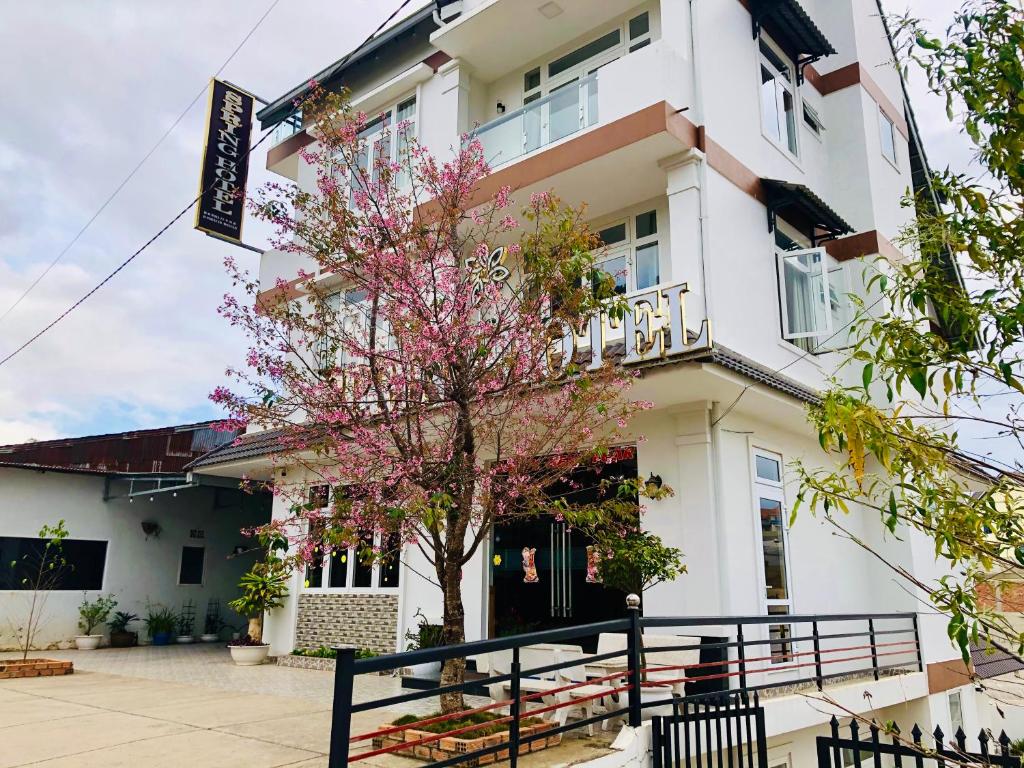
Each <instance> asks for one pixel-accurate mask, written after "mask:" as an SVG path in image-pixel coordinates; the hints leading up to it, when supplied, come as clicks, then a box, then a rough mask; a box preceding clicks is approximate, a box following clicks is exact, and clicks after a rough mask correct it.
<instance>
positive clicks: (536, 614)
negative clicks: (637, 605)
mask: <svg viewBox="0 0 1024 768" xmlns="http://www.w3.org/2000/svg"><path fill="white" fill-rule="evenodd" d="M636 475H637V465H636V451H635V449H633V448H625V449H620V450H619V453H618V454H617V456H616V461H614V462H613V463H610V464H601V465H598V466H595V467H594V468H592V469H591V468H588V469H585V470H581V471H578V472H576V473H574V474H573V475H572V476H571V477H569V478H567V479H566V481H564V482H559V483H556V484H554V485H552V486H551V487H549V488H548V495H549V496H550V497H551V498H565V499H566V500H567V501H568V502H569V503H571V504H579V503H587V502H591V501H596V500H598V499H599V497H600V494H601V493H605V494H609V493H614V492H615V488H614V487H612V488H610V489H605V490H604V491H602V490H601V488H600V486H601V480H602V479H608V478H625V477H636ZM591 544H593V541H592V540H591V539H590V538H589V537H587V536H585V535H584V534H583V533H582V532H581V531H580V530H578V529H575V530H574V529H571V528H570V527H569V526H568V525H566V523H564V522H560V521H558V520H556V519H555V518H553V517H550V516H542V517H537V518H533V519H528V520H519V521H516V522H514V523H510V524H508V525H503V526H498V527H496V528H495V531H494V546H493V551H492V554H493V555H495V556H496V557H495V558H494V560H493V561H492V562H491V564H490V565H491V574H492V590H493V592H492V595H493V599H492V601H491V634H492V636H494V637H503V636H506V635H514V634H519V633H522V632H536V631H538V630H542V629H554V628H557V627H565V626H575V625H578V624H588V623H591V622H596V621H605V620H607V619H615V618H620V617H622V616H624V615H625V613H626V595H625V593H623V592H621V591H619V590H616V589H609V588H607V587H605V586H604V585H602V584H600V583H592V582H588V581H587V547H588V546H589V545H591ZM524 549H527V550H529V549H533V550H536V552H535V553H534V564H535V567H536V581H532V580H528V579H527V574H526V570H525V569H524V565H523V550H524ZM595 642H596V638H595ZM591 650H592V649H591Z"/></svg>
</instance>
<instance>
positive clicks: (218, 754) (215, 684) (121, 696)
mask: <svg viewBox="0 0 1024 768" xmlns="http://www.w3.org/2000/svg"><path fill="white" fill-rule="evenodd" d="M33 655H36V656H43V655H45V656H46V657H47V658H56V659H71V660H72V661H74V664H75V674H73V675H68V676H66V677H40V678H27V679H21V680H2V681H0V768H14V767H15V766H39V767H40V768H92V767H93V766H95V767H96V768H119V767H120V766H124V767H125V768H128V767H129V766H130V767H132V768H134V767H135V766H146V767H147V768H163V766H168V767H169V766H175V768H180V767H181V766H186V767H187V768H208V767H209V768H213V767H214V766H216V767H217V768H221V767H224V766H236V765H237V766H245V768H277V767H280V766H290V767H292V768H324V767H325V766H326V765H327V752H328V744H329V737H330V707H331V691H332V685H333V673H330V672H321V671H316V670H306V669H295V668H289V667H278V666H276V665H271V664H267V665H264V666H261V667H236V666H235V665H234V664H232V663H231V658H230V656H229V655H228V651H227V649H225V648H223V647H220V646H168V647H163V648H154V647H143V648H126V649H102V650H98V651H47V652H45V654H44V653H38V654H33ZM0 656H4V657H10V656H12V654H0ZM357 682H358V685H357V686H356V690H355V699H356V700H357V701H367V700H370V699H379V698H384V697H388V696H394V695H397V694H399V693H401V687H400V682H399V680H398V679H397V678H393V677H383V676H376V675H373V676H370V675H366V676H361V677H360V678H358V681H357ZM435 708H436V701H435V700H431V699H426V700H424V701H422V702H418V703H417V705H416V708H415V709H405V708H403V710H402V712H403V713H404V712H406V711H419V712H425V711H428V710H431V709H435ZM397 714H400V713H385V712H381V711H379V710H378V711H374V712H369V713H361V714H360V715H357V716H356V717H355V718H353V730H354V731H356V732H359V731H369V730H372V729H374V728H376V727H379V726H380V725H381V724H382V723H383V722H386V721H387V720H390V719H391V718H392V716H396V715H397ZM606 752H607V738H601V737H598V738H595V739H576V738H572V739H567V741H566V743H564V744H563V746H562V747H559V748H558V749H551V750H546V751H544V752H541V753H539V754H537V755H530V756H528V757H524V758H523V759H521V760H520V765H523V766H552V765H559V764H560V765H568V764H572V763H577V762H580V761H584V760H587V759H588V758H591V757H596V756H598V755H600V754H603V753H606ZM355 765H368V766H389V767H392V766H394V767H398V766H402V767H403V768H404V767H408V768H412V767H413V766H417V765H422V763H417V762H414V761H411V760H407V759H402V758H395V757H390V756H388V757H379V758H371V759H370V760H367V761H364V762H358V763H355Z"/></svg>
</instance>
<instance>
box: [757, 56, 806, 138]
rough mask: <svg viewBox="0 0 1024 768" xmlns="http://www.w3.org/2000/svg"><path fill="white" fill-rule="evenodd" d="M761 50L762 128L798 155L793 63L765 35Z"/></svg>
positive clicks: (770, 136)
mask: <svg viewBox="0 0 1024 768" xmlns="http://www.w3.org/2000/svg"><path fill="white" fill-rule="evenodd" d="M760 49H761V129H762V131H764V134H765V136H767V137H768V138H769V139H771V140H772V141H773V142H774V143H775V144H777V145H778V146H780V147H782V148H783V149H785V150H787V151H788V152H789V153H790V154H792V155H796V154H797V140H796V86H795V85H794V83H795V77H794V67H793V63H792V62H791V61H790V60H789V59H788V57H786V56H785V54H783V53H782V52H781V50H779V49H778V48H776V47H775V45H774V44H773V43H771V42H770V41H769V40H767V39H766V38H765V37H764V36H762V37H761V39H760Z"/></svg>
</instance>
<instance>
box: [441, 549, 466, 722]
mask: <svg viewBox="0 0 1024 768" xmlns="http://www.w3.org/2000/svg"><path fill="white" fill-rule="evenodd" d="M461 558H462V552H461V548H459V552H458V553H453V552H448V557H447V559H446V562H445V566H444V579H443V581H442V591H443V593H444V630H443V634H442V638H443V644H444V645H462V643H464V642H465V641H466V611H465V609H464V608H463V606H462V568H461V566H460V565H459V560H460V559H461ZM465 679H466V659H465V657H460V658H455V659H448V660H447V661H445V662H444V666H443V667H442V668H441V686H442V687H443V686H446V685H459V684H461V683H463V682H464V681H465ZM465 708H466V705H465V701H464V700H463V697H462V692H461V691H457V692H455V693H445V694H442V695H441V711H442V712H444V713H445V714H449V713H452V712H459V711H461V710H464V709H465Z"/></svg>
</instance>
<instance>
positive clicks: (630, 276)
mask: <svg viewBox="0 0 1024 768" xmlns="http://www.w3.org/2000/svg"><path fill="white" fill-rule="evenodd" d="M597 235H598V237H599V238H600V239H601V244H602V245H603V246H604V247H605V248H606V249H607V250H606V252H605V253H604V254H603V257H602V259H601V261H600V262H599V263H598V265H597V266H598V267H599V268H600V269H601V270H603V271H604V272H606V273H608V274H610V275H612V276H614V277H615V292H616V293H619V294H626V293H632V292H633V291H638V290H642V289H644V288H650V287H651V286H654V285H658V284H659V283H660V282H661V263H660V251H659V246H658V212H657V210H652V211H645V212H643V213H640V214H636V215H632V216H630V217H629V218H627V219H626V220H625V221H619V222H616V223H615V224H611V225H609V226H606V227H604V228H603V229H601V230H599V231H598V233H597Z"/></svg>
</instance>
